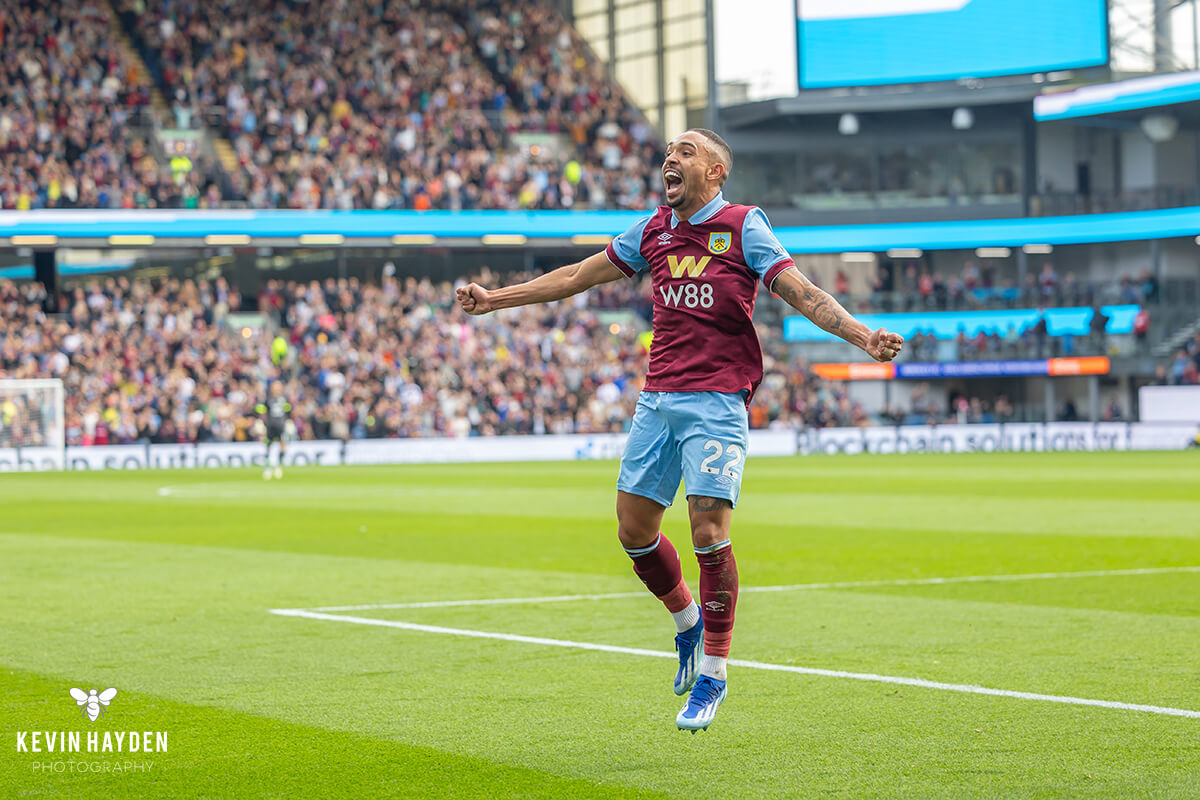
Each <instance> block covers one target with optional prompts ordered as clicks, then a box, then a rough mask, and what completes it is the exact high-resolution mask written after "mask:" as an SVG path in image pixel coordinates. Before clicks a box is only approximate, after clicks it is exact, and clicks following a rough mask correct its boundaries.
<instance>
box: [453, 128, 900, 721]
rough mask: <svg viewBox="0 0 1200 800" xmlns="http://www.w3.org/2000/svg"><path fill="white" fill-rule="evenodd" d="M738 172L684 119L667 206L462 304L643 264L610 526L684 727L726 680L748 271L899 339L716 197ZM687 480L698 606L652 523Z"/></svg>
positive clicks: (474, 308) (752, 279)
mask: <svg viewBox="0 0 1200 800" xmlns="http://www.w3.org/2000/svg"><path fill="white" fill-rule="evenodd" d="M732 167H733V153H732V151H731V150H730V148H729V145H728V144H727V143H726V142H725V140H724V139H722V138H721V137H720V136H719V135H717V134H716V133H714V132H712V131H709V130H704V129H699V128H697V129H693V130H689V131H687V132H685V133H683V134H681V135H680V136H678V137H677V138H675V140H674V141H672V142H670V143H669V144H668V145H667V150H666V157H665V159H664V160H663V165H662V176H663V185H664V187H665V190H666V201H667V204H666V205H665V206H660V207H659V208H658V209H657V210H656V211H655V212H654V213H652V214H650V215H649V216H647V217H645V218H644V219H641V220H639V221H638V222H637V224H635V225H634V226H633V227H631V228H630V229H629V230H627V231H625V232H624V233H622V234H621V235H620V236H618V237H616V238H615V239H614V240H613V241H612V242H611V243H610V244H609V245H608V247H607V248H606V249H605V250H604V252H601V253H596V254H595V255H592V256H590V257H588V258H586V259H584V260H583V261H581V262H579V263H577V264H570V265H568V266H565V267H560V268H559V269H556V270H554V271H552V272H548V273H546V274H544V275H542V276H540V277H537V278H535V279H533V280H531V281H528V282H525V283H521V284H517V285H514V286H507V287H504V288H500V289H487V288H485V287H483V286H480V285H478V284H475V283H472V284H469V285H467V286H464V287H462V288H460V289H458V300H459V303H460V304H461V305H462V308H463V310H464V311H466V312H467V313H468V314H486V313H488V312H490V311H495V310H497V309H501V308H511V307H513V306H521V305H528V304H531V303H546V302H551V301H554V300H561V299H563V298H565V297H570V296H571V295H574V294H578V293H579V292H583V291H586V290H587V289H589V288H591V287H592V286H596V285H598V284H601V283H608V282H610V281H616V280H620V279H621V278H631V277H633V276H634V275H636V274H637V273H639V272H642V271H643V270H647V269H648V270H650V276H651V280H652V284H653V289H654V337H653V343H652V345H651V348H650V368H649V371H648V372H647V375H646V382H645V385H644V386H643V389H642V392H641V394H640V396H639V398H638V403H637V411H636V412H635V414H634V417H633V423H632V426H631V429H630V432H629V438H628V442H627V444H626V447H625V454H624V456H623V457H622V459H621V470H620V474H619V476H618V478H617V535H618V537H619V538H620V541H621V545H622V547H624V548H625V552H626V553H627V554H628V555H629V557H630V559H631V560H632V561H633V569H634V572H635V573H637V576H638V577H639V578H640V579H641V580H642V582H643V583H645V585H646V588H647V589H649V590H650V591H651V592H652V593H653V594H654V595H655V596H656V597H657V598H659V600H661V601H662V603H663V605H664V606H666V608H667V611H669V612H670V613H671V616H672V617H673V618H674V621H675V628H676V636H675V647H676V649H677V650H678V652H679V667H678V670H677V672H676V674H675V679H674V690H675V694H677V695H683V694H687V695H688V699H687V701H686V702H685V704H684V706H683V708H682V709H681V710H680V711H679V713H678V715H677V716H676V718H675V724H676V726H677V727H678V728H680V729H682V730H691V731H693V732H695V731H697V730H701V729H706V728H708V726H709V725H710V724H711V723H712V721H713V719H714V717H715V716H716V713H717V709H718V708H719V707H720V705H721V702H722V701H723V700H724V699H725V696H726V691H727V688H726V681H727V676H726V661H727V659H728V657H729V647H730V640H731V637H732V633H733V620H734V611H735V609H736V606H737V595H738V571H737V562H736V561H735V560H734V557H733V546H732V543H731V541H730V522H731V520H732V517H733V509H734V508H735V507H736V506H737V501H738V496H739V494H740V492H741V486H742V472H743V469H744V466H745V459H746V455H747V445H748V441H749V426H748V424H747V408H748V406H749V404H750V402H751V401H752V400H753V398H754V391H755V389H756V388H757V387H758V384H759V382H760V381H761V380H762V374H763V365H762V350H761V348H760V346H759V342H758V336H757V334H756V333H755V330H754V323H753V315H754V300H755V296H756V294H757V282H758V281H760V280H761V281H762V282H763V284H764V285H766V287H767V288H768V289H770V290H771V292H773V293H774V294H776V295H778V296H780V297H782V298H783V299H784V300H785V301H787V303H788V304H790V305H791V306H792V307H794V308H795V309H796V310H797V311H799V312H800V313H801V314H803V315H804V316H806V317H808V318H809V319H810V320H812V321H813V322H814V323H816V324H817V325H818V326H820V327H821V328H823V329H824V330H826V331H828V332H830V333H832V334H835V335H837V336H840V337H841V338H842V339H845V340H846V341H847V342H849V343H850V344H852V345H854V346H856V347H859V348H861V349H862V350H864V351H865V352H866V353H867V354H868V355H869V356H871V357H872V358H874V359H875V360H876V361H891V360H892V359H893V358H895V357H896V356H897V355H898V354H899V353H900V351H901V349H902V348H903V344H904V340H903V339H902V338H901V337H900V336H899V335H897V334H895V333H889V332H888V331H886V330H883V329H879V330H876V331H871V330H869V329H868V328H867V327H866V326H865V325H863V324H862V323H861V322H859V321H858V320H856V319H855V318H854V317H853V316H851V315H850V313H849V312H847V311H846V309H844V308H843V307H842V306H841V304H840V303H838V302H837V300H835V299H834V298H833V297H831V296H830V295H829V294H827V293H826V292H824V291H822V290H821V289H819V288H818V287H816V286H815V285H813V284H812V282H810V281H809V280H808V279H807V278H806V277H805V276H804V275H803V274H801V273H800V271H799V270H798V269H797V268H796V265H795V263H794V262H793V261H792V259H791V257H790V256H789V255H788V253H787V251H786V250H784V248H783V246H782V245H781V244H780V243H779V241H778V240H777V239H776V238H775V235H774V233H772V231H771V226H770V223H769V222H768V221H767V217H766V215H765V214H764V213H763V212H762V211H761V210H760V209H759V208H756V207H754V206H742V205H734V204H732V203H728V202H726V201H725V199H724V197H723V196H722V194H721V187H722V186H723V185H724V183H725V181H726V179H727V178H728V177H729V174H730V172H731V170H732ZM681 480H682V481H683V483H684V486H685V495H686V497H687V504H688V517H689V520H690V522H691V530H692V547H693V550H694V551H695V554H696V558H697V560H698V561H699V564H700V587H699V588H700V602H699V603H697V602H696V601H695V600H694V599H693V595H692V593H691V591H690V589H689V588H688V586H687V583H686V582H685V581H684V579H683V574H682V571H681V569H680V564H679V556H678V554H677V553H676V551H675V548H674V546H672V544H671V542H670V541H668V540H667V538H666V537H665V536H663V535H662V533H661V531H660V526H661V523H662V518H663V512H664V511H665V510H666V508H667V507H668V506H670V505H671V503H672V502H673V501H674V499H675V495H676V493H677V491H678V488H679V483H680V481H681Z"/></svg>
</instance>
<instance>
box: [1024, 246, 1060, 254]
mask: <svg viewBox="0 0 1200 800" xmlns="http://www.w3.org/2000/svg"><path fill="white" fill-rule="evenodd" d="M1021 249H1022V250H1024V251H1025V255H1029V256H1048V255H1050V254H1051V253H1053V252H1054V245H1052V244H1027V245H1025V246H1024V247H1022V248H1021Z"/></svg>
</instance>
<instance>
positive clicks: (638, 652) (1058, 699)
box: [270, 608, 1200, 719]
mask: <svg viewBox="0 0 1200 800" xmlns="http://www.w3.org/2000/svg"><path fill="white" fill-rule="evenodd" d="M270 613H272V614H278V615H279V616H283V617H303V618H305V619H315V620H323V621H326V622H348V623H351V624H353V625H372V626H376V627H380V628H399V629H401V630H406V631H418V632H420V633H439V634H443V635H447V636H465V637H470V638H474V639H498V640H500V641H503V642H519V643H521V644H535V645H542V646H545V647H565V648H570V649H573V650H594V651H599V652H602V653H618V654H621V655H629V656H643V657H647V658H671V659H674V658H677V657H678V656H677V655H676V654H675V653H669V652H665V651H659V650H645V649H643V648H640V647H618V646H617V645H611V644H597V643H594V642H574V641H571V640H569V639H546V638H543V637H540V636H521V635H520V634H515V633H495V632H492V631H474V630H468V629H465V628H446V627H443V626H441V625H420V624H418V623H415V622H400V621H397V620H390V619H372V618H370V617H351V616H345V615H342V614H323V613H320V612H317V611H309V610H307V609H303V608H273V609H271V610H270ZM729 663H730V664H731V665H732V666H735V667H743V668H745V669H761V670H767V671H771V672H793V673H796V674H799V675H818V676H821V677H826V678H848V679H850V680H856V681H871V682H873V683H890V684H898V685H900V686H915V687H918V688H921V689H938V690H941V691H945V692H961V693H965V694H982V695H990V696H993V697H1011V698H1015V699H1017V700H1039V701H1042V702H1047V703H1062V704H1066V705H1076V706H1096V707H1099V708H1113V709H1119V710H1122V711H1143V712H1146V713H1149V714H1162V715H1166V716H1171V717H1190V718H1192V719H1200V711H1192V710H1189V709H1186V708H1170V707H1167V706H1153V705H1145V704H1143V703H1121V702H1118V701H1116V700H1092V699H1089V698H1086V697H1070V696H1066V695H1057V694H1039V693H1036V692H1017V691H1012V690H1010V689H989V688H987V687H985V686H975V685H973V684H969V683H943V682H941V681H927V680H923V679H921V678H905V677H901V676H895V675H876V674H874V673H870V672H846V671H843V670H837V669H816V668H813V667H793V666H788V665H785V664H768V663H766V662H763V661H743V660H741V659H730V661H729Z"/></svg>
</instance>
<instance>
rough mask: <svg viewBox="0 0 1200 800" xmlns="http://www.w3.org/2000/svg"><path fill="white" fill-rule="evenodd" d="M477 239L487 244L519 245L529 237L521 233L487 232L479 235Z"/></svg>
mask: <svg viewBox="0 0 1200 800" xmlns="http://www.w3.org/2000/svg"><path fill="white" fill-rule="evenodd" d="M479 241H481V242H483V244H485V245H489V246H491V245H500V246H513V245H518V246H519V245H523V244H525V243H526V242H527V241H529V239H528V238H527V237H526V236H525V234H523V233H489V234H486V235H484V236H482V237H480V239H479Z"/></svg>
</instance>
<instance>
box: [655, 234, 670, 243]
mask: <svg viewBox="0 0 1200 800" xmlns="http://www.w3.org/2000/svg"><path fill="white" fill-rule="evenodd" d="M658 241H659V242H661V243H662V244H666V243H667V242H669V241H671V234H669V233H660V234H659V235H658Z"/></svg>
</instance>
